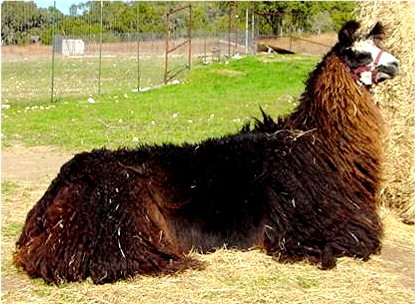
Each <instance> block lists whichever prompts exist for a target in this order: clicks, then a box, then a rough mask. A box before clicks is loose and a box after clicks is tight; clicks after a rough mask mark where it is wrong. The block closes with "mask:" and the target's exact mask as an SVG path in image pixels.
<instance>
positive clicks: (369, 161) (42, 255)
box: [14, 21, 398, 283]
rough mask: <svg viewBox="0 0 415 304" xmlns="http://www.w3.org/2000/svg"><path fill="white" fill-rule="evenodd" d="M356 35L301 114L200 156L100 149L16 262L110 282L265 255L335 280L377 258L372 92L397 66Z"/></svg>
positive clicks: (349, 34)
mask: <svg viewBox="0 0 415 304" xmlns="http://www.w3.org/2000/svg"><path fill="white" fill-rule="evenodd" d="M358 28H359V25H358V23H356V22H353V21H351V22H348V23H346V24H345V26H344V27H343V28H342V29H341V30H340V32H339V42H338V43H337V44H336V45H335V46H334V47H333V49H332V50H331V51H330V52H329V53H328V54H327V55H326V56H325V57H324V58H323V61H322V62H321V63H320V64H319V65H318V66H317V67H316V69H315V70H314V72H312V73H311V74H310V78H309V80H308V81H307V83H306V85H307V87H306V90H305V92H304V93H303V95H302V96H301V98H300V104H299V106H298V107H297V109H296V110H295V111H294V112H293V113H292V114H291V115H289V116H287V117H282V118H280V119H279V120H278V121H277V122H274V121H273V120H272V119H271V118H270V117H269V116H268V115H266V114H265V113H264V118H263V120H262V121H260V120H257V121H256V123H255V126H254V128H253V129H251V128H250V126H249V125H248V126H245V127H244V128H243V130H242V131H241V132H239V133H237V134H233V135H228V136H224V137H222V138H212V139H208V140H205V141H202V142H200V143H198V144H183V145H180V146H177V145H172V144H164V145H158V146H141V147H139V148H138V149H135V150H126V149H120V150H117V151H108V150H104V149H101V150H94V151H92V152H89V153H81V154H78V155H76V156H75V157H74V158H73V159H72V160H70V161H69V162H68V163H66V164H65V165H64V166H63V167H62V168H61V171H60V173H59V175H58V176H57V177H56V178H55V180H54V181H53V182H52V184H51V185H50V186H49V188H48V190H47V191H46V193H45V194H44V196H43V197H42V198H41V199H40V200H39V201H38V202H37V204H36V205H35V206H34V208H33V209H32V210H31V211H30V212H29V214H28V216H27V219H26V223H25V225H24V227H23V232H22V234H21V236H20V238H19V240H18V241H17V244H16V245H17V250H16V253H15V255H14V262H15V264H16V265H17V266H19V267H21V268H23V269H24V270H25V271H26V272H27V273H28V274H29V276H30V277H42V278H43V279H44V280H45V281H46V282H53V283H60V282H65V281H80V280H84V279H86V278H87V277H91V278H92V280H93V282H94V283H105V282H113V281H116V280H119V279H124V278H128V277H133V276H134V275H137V274H166V273H174V272H177V271H181V270H184V269H187V268H189V267H200V266H201V265H200V263H199V262H198V261H197V260H194V259H193V258H191V257H189V256H187V255H186V253H187V252H189V251H190V250H192V249H196V250H198V251H200V252H210V251H213V250H215V249H216V248H218V247H222V246H223V245H224V244H226V245H227V247H235V248H241V249H248V248H252V247H260V248H263V249H264V251H265V252H266V253H267V254H270V255H272V256H274V257H275V258H277V259H278V260H281V261H297V260H303V259H307V260H309V261H311V262H315V263H319V264H320V266H321V267H322V268H332V267H334V266H335V264H336V258H337V257H340V256H350V257H356V258H361V259H363V260H367V259H368V258H369V256H370V255H371V254H373V253H376V252H378V251H379V249H380V246H381V236H382V226H381V222H380V219H379V217H378V215H377V212H376V208H377V207H376V196H377V192H378V190H379V183H380V179H381V176H380V173H381V161H382V159H381V154H382V153H381V141H380V136H381V131H382V119H381V116H380V114H379V111H378V109H377V107H376V105H375V103H374V101H373V99H372V96H371V94H370V92H369V87H370V86H371V85H372V84H376V83H378V82H381V81H383V80H385V79H387V78H391V77H393V76H394V75H395V74H396V73H397V72H398V61H397V60H396V59H395V58H394V57H393V56H392V55H390V54H388V53H386V52H383V51H381V50H380V49H379V48H378V47H377V42H378V40H379V39H380V38H381V36H382V35H383V29H382V26H381V25H380V24H377V25H376V26H375V27H374V28H373V30H372V31H371V32H370V33H369V34H368V35H367V36H364V37H363V36H358V35H357V30H358Z"/></svg>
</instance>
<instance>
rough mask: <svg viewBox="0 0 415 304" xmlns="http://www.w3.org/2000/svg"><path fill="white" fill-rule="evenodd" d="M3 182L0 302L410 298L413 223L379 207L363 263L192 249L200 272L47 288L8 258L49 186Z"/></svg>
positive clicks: (367, 300) (402, 300)
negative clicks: (320, 263) (324, 265)
mask: <svg viewBox="0 0 415 304" xmlns="http://www.w3.org/2000/svg"><path fill="white" fill-rule="evenodd" d="M49 180H50V179H49V178H44V179H41V180H40V181H39V180H38V181H34V182H25V183H22V182H7V183H3V185H2V186H3V187H2V192H3V199H2V299H1V300H2V303H4V304H6V303H69V304H70V303H77V304H80V303H146V304H147V303H322V304H323V303H362V304H363V303H365V304H366V303H376V304H379V303H391V302H392V301H393V302H395V303H414V300H415V299H414V291H415V287H414V277H413V274H414V262H413V254H414V239H413V235H414V229H415V227H414V226H408V225H404V224H402V223H400V222H399V221H398V220H397V218H396V216H394V215H393V214H392V213H391V211H389V210H387V209H383V210H382V212H383V215H382V217H383V220H384V223H385V231H386V235H385V240H384V250H383V253H382V254H381V255H379V256H375V257H373V259H371V260H370V261H369V262H361V261H357V260H353V259H349V258H343V259H340V260H339V263H338V266H337V268H336V269H334V270H330V271H322V270H319V269H318V268H317V267H315V266H312V265H308V264H305V263H298V264H279V263H276V262H275V261H274V260H273V259H272V258H271V257H269V256H266V255H264V254H263V253H262V252H260V251H257V250H253V251H247V252H241V251H235V250H226V249H222V250H219V251H217V252H215V253H213V254H208V255H197V258H199V259H200V260H203V261H205V262H206V264H207V266H206V269H205V270H201V271H187V272H185V273H182V274H178V275H175V276H166V277H161V278H160V277H142V276H141V277H137V278H134V279H131V280H127V281H122V282H118V283H115V284H107V285H100V286H97V285H93V284H92V282H91V281H89V280H88V281H86V282H82V283H73V284H64V285H61V286H59V287H57V286H47V285H45V284H44V283H43V281H41V280H30V279H28V278H27V276H26V275H25V274H24V273H23V272H21V271H17V270H16V269H15V268H14V266H13V265H12V264H11V258H12V252H13V250H14V242H15V240H16V238H17V236H18V234H19V233H20V230H21V227H22V224H23V222H24V219H25V216H26V213H27V211H28V210H29V209H30V208H31V206H32V204H33V203H34V202H35V201H36V200H37V199H38V198H39V197H40V195H41V194H42V193H43V191H44V190H45V189H46V187H47V186H48V184H49Z"/></svg>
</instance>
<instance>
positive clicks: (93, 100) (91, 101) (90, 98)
mask: <svg viewBox="0 0 415 304" xmlns="http://www.w3.org/2000/svg"><path fill="white" fill-rule="evenodd" d="M87 101H88V102H89V103H95V102H96V101H95V99H94V98H92V97H89V98H88V99H87Z"/></svg>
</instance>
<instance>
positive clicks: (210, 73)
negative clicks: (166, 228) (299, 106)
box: [2, 55, 318, 151]
mask: <svg viewBox="0 0 415 304" xmlns="http://www.w3.org/2000/svg"><path fill="white" fill-rule="evenodd" d="M317 60H318V58H317V57H310V56H281V55H275V56H271V57H270V56H256V57H254V56H252V57H246V58H243V59H234V60H230V61H229V62H225V63H217V64H213V65H210V66H203V67H195V68H193V69H192V70H191V72H190V73H189V74H188V75H187V77H186V78H185V80H184V81H183V82H182V83H181V84H178V85H171V86H167V87H163V88H160V89H156V90H151V91H146V92H139V93H133V92H131V90H129V89H127V88H125V90H124V91H122V90H120V88H119V87H116V86H114V87H113V88H114V89H113V91H114V92H118V93H107V94H102V95H99V96H98V95H94V96H93V98H94V99H95V101H96V103H89V102H88V101H87V99H88V97H89V95H88V94H85V95H84V96H80V97H71V98H62V99H59V101H58V102H55V103H51V102H50V98H47V97H45V99H44V100H37V101H27V100H26V101H22V100H17V99H16V100H12V99H11V100H9V101H8V104H9V105H10V108H9V109H4V110H3V111H2V134H3V146H7V145H8V144H9V143H10V141H15V140H18V141H22V142H24V143H25V144H26V145H29V146H35V145H54V146H59V147H61V148H63V149H65V150H70V151H73V150H83V149H91V148H94V147H101V146H106V147H108V148H117V147H120V146H128V147H132V146H136V145H137V144H140V143H161V142H174V143H180V142H184V141H186V142H195V141H199V140H202V139H203V138H207V137H212V136H221V135H224V134H227V133H231V132H236V131H237V130H239V128H240V127H241V126H242V125H243V124H244V123H245V122H246V121H248V120H249V119H250V118H251V117H252V116H258V115H260V110H259V107H260V106H261V107H263V108H264V109H265V110H266V111H267V112H269V113H270V114H271V115H273V116H276V115H277V114H281V113H286V112H288V111H290V110H291V109H292V107H293V104H294V102H293V100H294V98H296V97H298V96H299V94H300V93H301V92H302V90H303V88H304V84H303V82H304V81H305V79H306V77H307V75H308V72H309V71H310V70H312V68H313V67H314V65H315V64H316V62H317ZM115 70H116V69H115ZM30 82H32V83H30ZM25 83H26V85H28V86H31V85H32V86H34V85H35V84H34V83H36V78H35V77H34V76H33V75H32V76H31V77H27V79H26V80H25ZM6 85H7V84H6ZM14 89H16V88H12V87H5V88H3V90H9V91H12V90H14ZM120 92H121V93H120ZM9 93H10V92H9Z"/></svg>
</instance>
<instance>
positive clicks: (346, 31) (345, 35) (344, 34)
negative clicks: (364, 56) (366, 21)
mask: <svg viewBox="0 0 415 304" xmlns="http://www.w3.org/2000/svg"><path fill="white" fill-rule="evenodd" d="M359 27H360V23H359V22H357V21H348V22H346V24H345V25H343V27H342V28H341V30H340V31H339V42H340V44H341V45H343V46H344V47H348V46H351V45H352V44H353V42H354V41H355V40H356V35H355V34H356V31H357V30H358V29H359Z"/></svg>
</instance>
